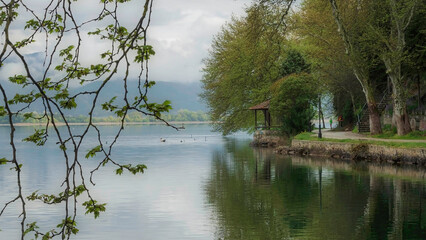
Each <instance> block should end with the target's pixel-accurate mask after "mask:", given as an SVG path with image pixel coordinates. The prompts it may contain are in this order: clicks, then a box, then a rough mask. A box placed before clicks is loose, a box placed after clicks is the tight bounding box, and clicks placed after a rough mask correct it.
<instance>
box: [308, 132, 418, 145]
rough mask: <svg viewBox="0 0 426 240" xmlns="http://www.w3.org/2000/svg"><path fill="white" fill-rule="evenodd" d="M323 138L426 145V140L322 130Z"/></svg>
mask: <svg viewBox="0 0 426 240" xmlns="http://www.w3.org/2000/svg"><path fill="white" fill-rule="evenodd" d="M314 133H316V134H318V130H314ZM321 133H322V137H323V138H334V139H358V140H371V141H381V142H420V143H425V144H426V139H424V140H423V139H422V140H406V139H383V138H372V137H369V136H365V135H363V134H359V133H353V132H350V131H341V132H335V131H330V129H321Z"/></svg>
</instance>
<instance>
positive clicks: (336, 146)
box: [275, 140, 426, 166]
mask: <svg viewBox="0 0 426 240" xmlns="http://www.w3.org/2000/svg"><path fill="white" fill-rule="evenodd" d="M275 151H276V152H277V153H279V154H283V155H302V156H303V155H312V156H324V157H331V158H336V159H351V160H355V161H368V162H379V163H384V162H390V163H394V164H412V165H419V166H426V148H409V149H408V148H392V147H387V146H379V145H372V144H366V143H341V142H326V141H306V140H293V141H292V143H291V146H283V145H281V146H278V147H277V148H276V149H275Z"/></svg>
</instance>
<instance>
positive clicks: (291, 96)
mask: <svg viewBox="0 0 426 240" xmlns="http://www.w3.org/2000/svg"><path fill="white" fill-rule="evenodd" d="M279 82H280V87H279V89H278V91H277V92H276V93H275V94H274V96H273V97H272V100H271V111H272V114H274V115H275V116H278V117H279V118H280V120H281V124H282V131H283V132H284V133H285V134H287V135H296V134H298V133H300V132H303V131H307V130H310V129H311V121H312V119H313V118H314V116H315V110H314V108H313V105H314V104H315V102H317V99H318V89H317V88H316V84H315V80H314V78H313V77H312V76H311V75H309V74H307V73H300V74H292V75H289V76H286V77H284V78H283V79H281V80H280V81H279Z"/></svg>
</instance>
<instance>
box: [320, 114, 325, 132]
mask: <svg viewBox="0 0 426 240" xmlns="http://www.w3.org/2000/svg"><path fill="white" fill-rule="evenodd" d="M321 118H322V128H324V129H325V121H324V113H323V112H322V110H321ZM320 124H321V123H320Z"/></svg>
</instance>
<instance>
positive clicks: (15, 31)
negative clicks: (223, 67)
mask: <svg viewBox="0 0 426 240" xmlns="http://www.w3.org/2000/svg"><path fill="white" fill-rule="evenodd" d="M49 2H50V0H38V1H32V0H31V1H26V3H27V4H28V6H29V7H30V8H32V9H34V10H35V11H36V12H40V13H43V11H42V10H43V9H44V8H45V7H46V6H47V4H48V3H49ZM143 3H144V1H141V0H134V1H131V2H130V3H125V4H124V8H123V10H122V11H121V13H120V14H121V17H123V16H124V18H122V20H124V21H123V22H124V23H125V25H128V26H133V25H134V24H135V21H136V20H137V19H138V16H140V14H141V12H140V11H141V9H142V8H141V6H142V5H141V4H143ZM250 3H251V0H154V5H153V13H152V21H151V25H150V28H149V30H148V38H149V39H148V44H150V45H152V46H153V47H154V50H155V52H156V55H155V56H154V57H153V58H151V62H150V80H155V81H173V82H195V81H199V80H200V79H201V77H202V73H201V69H202V62H201V61H202V59H203V58H205V57H206V56H207V55H208V49H209V47H210V44H211V41H212V38H213V36H214V35H215V34H217V33H218V31H219V30H220V28H221V26H222V25H223V24H224V23H226V22H227V21H230V19H231V17H232V16H233V15H234V16H241V15H243V14H244V7H245V6H247V5H249V4H250ZM99 4H100V2H99V1H96V0H94V1H78V2H74V3H73V6H74V9H75V11H74V13H75V16H76V19H77V21H78V22H84V19H90V16H91V15H92V16H97V15H96V14H98V11H97V9H99V7H100V5H99ZM77 10H78V11H77ZM93 14H95V15H93ZM132 16H134V18H132ZM32 18H33V16H31V14H30V13H29V12H28V11H21V12H20V14H19V17H18V18H17V19H16V21H15V22H14V23H13V25H12V26H11V29H10V32H11V38H12V41H13V42H15V41H20V40H22V39H24V38H25V37H26V36H28V34H31V32H28V30H26V31H24V30H23V29H24V25H25V23H26V21H28V20H29V19H32ZM95 27H96V26H95ZM99 27H101V26H99ZM90 30H91V31H92V30H93V29H90ZM82 38H83V45H84V46H83V51H81V53H80V54H81V55H80V56H81V59H80V61H81V63H82V64H93V63H98V62H99V54H100V53H101V52H104V51H105V49H108V48H109V46H110V44H109V43H108V42H103V43H102V42H99V39H96V38H95V37H91V36H88V35H87V31H86V30H84V29H83V34H82ZM35 40H36V42H35V43H33V44H31V45H29V46H27V47H25V48H23V49H22V52H23V53H24V54H25V55H26V59H27V61H29V62H30V64H31V66H30V67H31V68H32V69H33V70H34V72H36V73H40V74H41V73H42V72H43V69H44V67H45V65H43V63H44V61H43V59H44V56H45V53H44V50H45V46H46V45H45V43H46V39H45V36H44V34H42V33H39V34H37V35H36V37H35ZM75 40H76V39H73V38H72V37H68V38H65V40H64V41H63V43H61V45H60V46H59V49H63V48H65V47H67V46H69V45H71V44H73V45H76V43H75V42H76V41H75ZM2 44H3V43H2ZM49 45H50V48H52V46H53V45H52V42H49ZM24 72H25V71H24V68H23V66H22V63H21V62H20V61H19V59H17V57H13V56H12V57H10V58H9V59H8V60H7V62H6V63H5V65H4V66H3V67H2V68H1V69H0V80H6V79H7V77H9V76H13V75H15V74H22V73H24ZM40 77H41V76H40ZM52 77H54V76H52Z"/></svg>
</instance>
